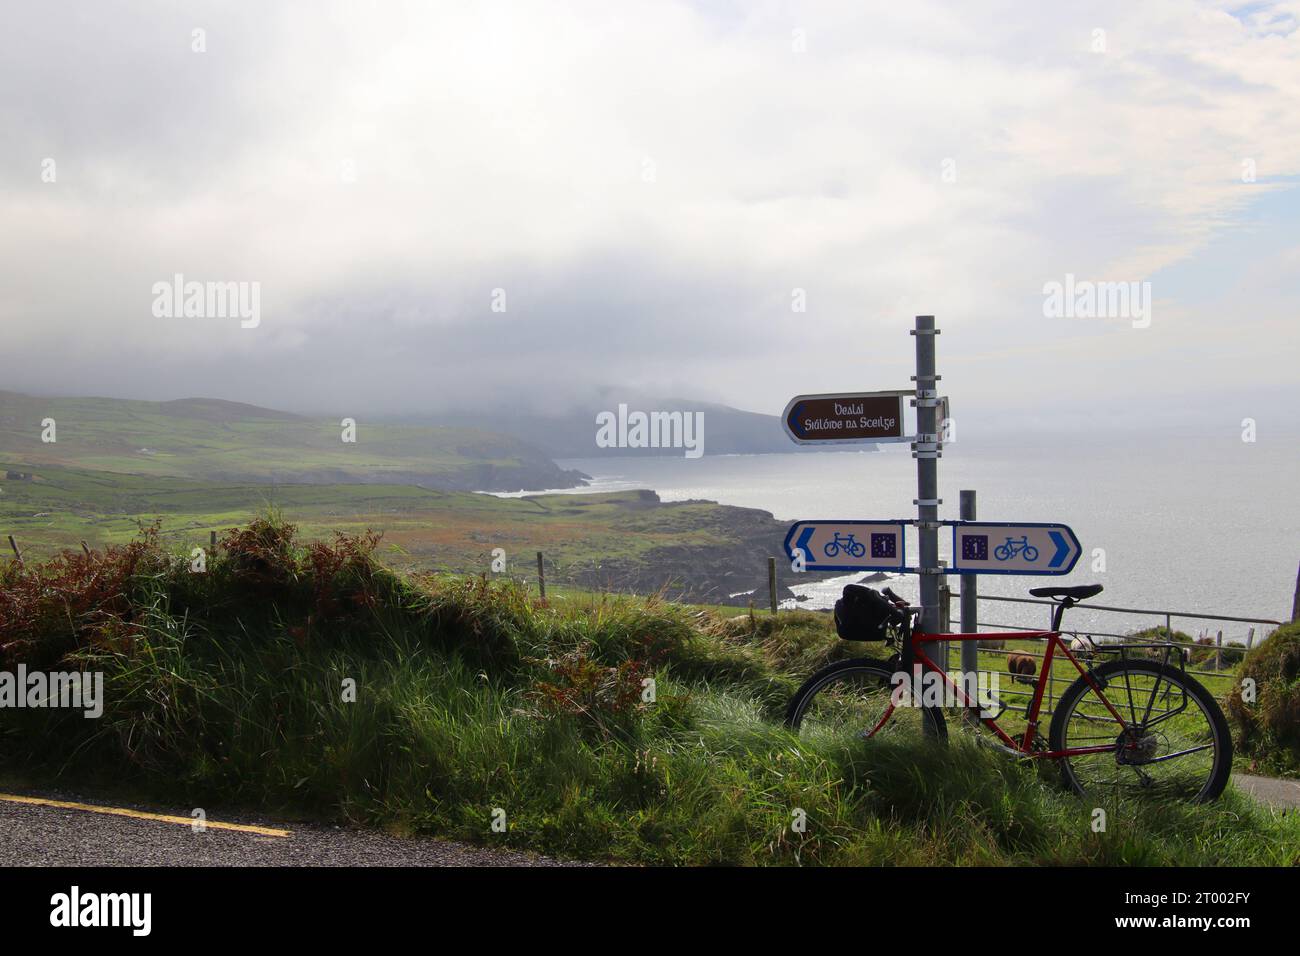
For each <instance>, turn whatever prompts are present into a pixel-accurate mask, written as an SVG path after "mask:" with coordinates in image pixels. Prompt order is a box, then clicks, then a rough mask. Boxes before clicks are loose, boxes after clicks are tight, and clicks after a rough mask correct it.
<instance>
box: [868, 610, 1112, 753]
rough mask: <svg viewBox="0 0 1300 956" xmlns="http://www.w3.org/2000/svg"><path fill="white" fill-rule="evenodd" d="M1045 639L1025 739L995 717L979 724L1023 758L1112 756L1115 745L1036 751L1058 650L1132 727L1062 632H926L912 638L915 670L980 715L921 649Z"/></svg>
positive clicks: (1110, 708)
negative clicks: (960, 643) (927, 674)
mask: <svg viewBox="0 0 1300 956" xmlns="http://www.w3.org/2000/svg"><path fill="white" fill-rule="evenodd" d="M1044 638H1046V640H1047V651H1046V652H1045V653H1044V654H1043V667H1042V670H1041V671H1040V672H1039V674H1038V680H1037V682H1036V683H1035V685H1034V696H1033V699H1032V700H1031V701H1030V704H1029V709H1028V711H1027V712H1026V714H1025V720H1026V722H1027V723H1026V727H1025V734H1024V738H1023V739H1022V740H1021V741H1020V742H1019V743H1017V742H1016V740H1015V739H1014V738H1012V737H1011V736H1010V735H1009V734H1007V732H1006V731H1005V730H1003V729H1002V728H1001V727H1000V726H998V722H997V720H996V719H995V718H993V717H984V716H983V715H980V717H979V720H980V722H981V723H982V724H984V726H985V727H987V728H989V730H991V731H993V733H994V734H996V735H997V737H998V738H999V739H1000V740H1001V741H1002V743H1003V744H1004V745H1005V746H1006V747H1007V748H1008V749H1010V750H1012V751H1014V752H1015V753H1017V754H1020V755H1022V756H1024V757H1032V758H1035V759H1039V758H1048V759H1059V758H1061V757H1075V756H1082V755H1084V754H1098V753H1113V752H1114V750H1115V746H1116V745H1115V744H1101V745H1098V746H1095V747H1069V748H1067V749H1065V750H1038V751H1036V750H1034V749H1033V745H1034V739H1035V737H1037V736H1038V715H1039V713H1040V712H1041V711H1042V706H1043V692H1044V691H1045V690H1046V689H1047V681H1048V679H1049V678H1050V676H1051V673H1052V658H1053V655H1054V654H1055V652H1056V651H1057V650H1059V651H1060V652H1061V653H1062V654H1064V655H1065V657H1066V659H1067V660H1069V662H1070V663H1071V664H1073V665H1074V667H1075V670H1077V671H1078V672H1079V675H1080V676H1081V677H1082V678H1083V679H1084V681H1086V682H1087V684H1088V686H1089V687H1090V688H1092V692H1093V693H1094V694H1096V695H1097V697H1098V699H1100V700H1101V702H1102V703H1103V704H1104V705H1105V706H1106V709H1107V710H1108V711H1110V714H1111V716H1112V717H1114V718H1115V720H1116V721H1118V722H1119V725H1120V727H1121V728H1122V730H1123V731H1125V732H1126V731H1128V729H1129V724H1128V723H1126V722H1125V720H1124V718H1123V716H1121V714H1120V712H1119V711H1118V710H1116V709H1115V707H1114V706H1113V705H1112V704H1111V702H1110V701H1109V700H1108V699H1107V697H1106V694H1105V692H1103V691H1102V689H1101V685H1099V684H1098V683H1097V680H1096V678H1095V677H1093V676H1092V671H1090V670H1088V669H1086V668H1084V666H1083V665H1082V664H1080V663H1079V661H1078V660H1077V659H1076V658H1075V656H1074V655H1073V654H1071V653H1070V649H1069V647H1067V646H1066V643H1065V641H1063V640H1062V639H1061V632H1060V631H1004V632H1001V633H996V634H995V633H983V634H927V633H926V632H924V631H916V632H913V633H912V634H911V637H910V640H911V644H912V655H913V666H915V665H916V663H920V664H921V666H922V667H923V668H925V669H926V670H930V671H933V672H934V673H936V674H938V675H939V676H940V677H942V678H943V680H944V683H945V684H947V685H948V687H949V688H951V689H952V690H953V691H955V692H956V694H955V696H956V699H957V700H959V701H960V702H961V704H962V706H963V707H966V708H967V709H968V710H972V711H974V712H976V713H979V711H980V710H982V708H981V706H980V704H979V702H978V701H975V700H972V699H971V698H970V697H969V696H968V695H967V694H966V692H965V690H963V689H962V687H961V686H960V685H959V684H957V682H956V681H954V680H953V679H952V678H951V677H949V676H948V672H947V671H945V670H944V669H943V668H942V667H940V666H939V665H938V664H936V663H935V662H934V661H933V660H932V659H931V658H930V656H929V655H928V654H926V653H925V650H924V648H923V647H922V645H923V644H927V643H931V642H934V641H980V640H984V641H987V640H989V639H993V640H1010V641H1028V640H1042V639H1044ZM892 710H893V708H892V706H891V707H890V712H891V713H892ZM881 723H882V724H883V723H884V721H881ZM1117 736H1118V735H1117Z"/></svg>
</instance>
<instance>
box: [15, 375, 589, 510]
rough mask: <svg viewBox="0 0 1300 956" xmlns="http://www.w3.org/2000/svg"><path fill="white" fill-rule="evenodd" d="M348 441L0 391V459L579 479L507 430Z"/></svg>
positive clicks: (465, 484)
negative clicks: (509, 433) (505, 432)
mask: <svg viewBox="0 0 1300 956" xmlns="http://www.w3.org/2000/svg"><path fill="white" fill-rule="evenodd" d="M46 422H52V423H53V425H52V427H47V426H46V425H45V424H44V423H46ZM345 434H346V431H345V428H344V426H343V420H342V419H332V420H331V419H328V418H323V417H322V418H313V417H308V416H303V415H296V414H292V413H289V412H282V411H277V410H275V409H269V408H260V407H258V406H255V405H246V404H242V403H239V402H228V401H223V400H220V399H210V398H187V399H180V400H177V401H167V402H146V401H134V400H127V399H116V398H38V397H35V396H31V395H23V394H20V393H17V392H0V456H2V457H3V458H4V460H5V461H7V462H10V463H14V464H31V465H42V464H44V465H50V464H54V465H69V466H75V467H80V468H87V469H94V470H99V471H106V472H113V473H118V474H135V475H145V476H149V475H153V476H158V477H172V478H190V479H197V480H204V481H238V482H256V483H303V484H322V483H344V484H346V483H356V484H372V483H384V484H407V485H420V486H422V487H425V488H433V489H439V490H449V491H480V490H484V491H522V490H525V489H537V488H572V487H577V486H578V485H580V484H582V480H583V475H581V474H580V473H578V472H575V471H566V470H564V469H562V468H560V467H559V466H558V465H556V464H555V462H553V461H551V459H550V458H549V457H548V456H547V454H546V453H545V452H543V451H542V450H541V449H539V448H538V447H536V446H535V445H532V444H529V443H528V442H526V441H523V440H520V439H518V438H515V437H512V436H510V435H506V434H500V433H492V432H486V431H482V430H479V429H474V428H461V427H453V426H431V425H419V424H391V423H389V424H381V423H378V422H369V421H366V420H365V419H362V420H360V421H358V422H357V423H356V425H355V433H354V434H355V441H347V440H345ZM50 438H52V439H53V440H49V439H50Z"/></svg>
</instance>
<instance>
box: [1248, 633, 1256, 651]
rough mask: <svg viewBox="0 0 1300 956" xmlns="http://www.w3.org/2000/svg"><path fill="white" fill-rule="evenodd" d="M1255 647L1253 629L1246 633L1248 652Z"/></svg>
mask: <svg viewBox="0 0 1300 956" xmlns="http://www.w3.org/2000/svg"><path fill="white" fill-rule="evenodd" d="M1254 645H1255V629H1254V628H1253V627H1252V628H1251V629H1250V630H1249V631H1247V632H1246V650H1250V649H1251V648H1252V647H1254Z"/></svg>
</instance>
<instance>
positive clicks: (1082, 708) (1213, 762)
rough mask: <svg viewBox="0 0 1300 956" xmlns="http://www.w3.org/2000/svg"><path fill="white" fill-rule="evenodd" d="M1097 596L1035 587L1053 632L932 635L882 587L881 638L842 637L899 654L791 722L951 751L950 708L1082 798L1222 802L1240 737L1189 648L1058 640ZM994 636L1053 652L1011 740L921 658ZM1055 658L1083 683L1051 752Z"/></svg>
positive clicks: (875, 633)
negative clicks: (1080, 647) (935, 648)
mask: <svg viewBox="0 0 1300 956" xmlns="http://www.w3.org/2000/svg"><path fill="white" fill-rule="evenodd" d="M862 590H864V591H866V590H869V589H865V588H864V589H862ZM1101 590H1102V586H1101V585H1100V584H1092V585H1084V586H1080V587H1045V588H1033V589H1031V590H1030V592H1029V593H1030V594H1033V595H1035V596H1037V597H1047V598H1051V599H1052V600H1053V601H1054V602H1055V604H1056V608H1055V610H1054V612H1053V615H1052V629H1051V630H1050V631H1012V632H1003V633H984V634H930V633H926V632H923V631H918V630H916V629H915V627H916V623H917V619H918V618H919V616H920V609H919V608H915V607H909V606H908V604H907V602H906V601H904V600H903V599H902V598H900V597H899V596H898V595H896V594H894V593H893V592H892V591H890V590H889V589H888V588H885V589H884V592H883V594H884V597H885V598H887V599H888V602H889V603H888V605H885V604H884V603H883V602H882V606H883V607H888V608H890V610H889V611H888V612H887V613H886V614H885V615H884V619H883V621H882V623H881V624H880V626H879V627H878V629H873V630H872V631H871V633H868V634H866V635H863V634H862V633H861V632H854V633H850V634H846V633H845V631H844V630H843V629H841V636H844V637H848V638H849V639H851V640H852V639H859V640H860V639H864V637H865V639H867V640H885V641H887V642H890V643H894V644H896V645H897V646H898V647H899V651H898V653H896V654H894V656H893V657H891V658H889V659H887V660H885V659H877V658H869V657H861V658H853V659H850V660H843V661H838V662H836V663H834V664H831V665H829V666H827V667H824V668H822V669H821V670H820V671H818V672H817V673H815V674H813V675H812V677H810V678H809V679H808V680H807V681H806V682H805V683H804V685H803V686H802V687H801V688H799V690H798V692H797V693H796V694H795V696H794V698H793V700H791V701H790V706H789V709H788V710H787V713H786V723H787V724H788V725H789V726H790V727H791V728H793V729H794V730H795V731H797V732H798V733H799V734H800V735H801V736H816V737H825V738H840V739H843V737H845V736H849V737H857V738H862V739H867V738H885V739H893V740H898V739H906V738H908V737H914V738H916V739H918V740H919V739H922V738H930V739H935V740H940V741H943V740H946V739H947V726H946V722H945V720H944V709H945V706H944V704H951V705H953V706H952V708H950V709H956V710H957V711H958V712H963V713H964V714H965V716H966V718H967V722H968V723H970V724H971V725H972V726H975V727H979V726H980V725H982V726H983V727H985V728H987V729H988V730H989V731H991V732H992V734H993V736H994V738H995V739H994V740H991V741H989V742H990V743H993V744H994V745H995V746H996V747H998V748H999V749H1001V750H1003V751H1005V752H1007V753H1009V754H1013V755H1015V756H1016V757H1019V758H1023V759H1028V760H1055V761H1057V762H1058V763H1059V765H1060V768H1061V775H1062V778H1063V779H1064V782H1065V784H1066V786H1067V787H1068V788H1070V789H1071V790H1073V791H1074V792H1075V793H1078V794H1080V795H1084V794H1093V793H1097V792H1099V791H1102V790H1111V791H1115V790H1119V791H1134V792H1141V793H1148V794H1152V795H1157V796H1160V797H1170V798H1177V799H1184V800H1190V801H1193V802H1207V801H1210V800H1214V799H1215V798H1216V797H1218V796H1219V795H1220V794H1221V793H1222V792H1223V789H1224V787H1225V786H1226V785H1227V783H1228V775H1229V774H1230V773H1231V770H1232V738H1231V735H1230V734H1229V732H1228V724H1227V721H1226V720H1225V719H1224V716H1223V711H1222V710H1221V709H1220V708H1219V705H1218V703H1217V702H1216V701H1215V700H1214V698H1213V696H1211V694H1210V693H1209V691H1207V690H1206V689H1205V688H1204V687H1203V686H1202V685H1201V684H1200V683H1199V682H1198V681H1196V680H1195V679H1194V678H1193V677H1191V676H1190V675H1189V674H1187V673H1186V672H1185V671H1184V669H1183V664H1184V657H1183V653H1182V649H1181V648H1180V647H1179V646H1178V645H1176V644H1173V643H1161V642H1154V643H1148V644H1124V645H1118V644H1115V645H1107V644H1098V645H1095V647H1096V653H1094V654H1091V655H1089V656H1090V657H1091V659H1090V660H1085V662H1082V663H1081V662H1080V660H1079V658H1078V657H1076V656H1075V654H1074V653H1071V651H1070V648H1069V646H1068V645H1067V644H1066V642H1065V641H1064V640H1063V639H1062V637H1061V632H1060V627H1061V618H1062V616H1063V615H1064V613H1065V611H1066V609H1068V608H1070V607H1073V606H1074V605H1076V604H1078V603H1079V602H1080V601H1082V600H1085V599H1086V598H1090V597H1093V596H1094V595H1096V594H1100V593H1101ZM872 594H875V592H872ZM876 597H877V598H878V597H879V595H876ZM839 624H840V619H839V615H838V614H837V625H839ZM990 638H992V639H995V640H997V639H1000V640H1014V641H1024V640H1043V641H1046V642H1047V645H1046V650H1045V652H1044V654H1043V663H1042V668H1041V670H1040V672H1039V674H1038V678H1037V680H1036V682H1035V683H1034V690H1033V696H1032V699H1031V700H1030V703H1029V706H1028V708H1027V710H1026V713H1025V728H1024V730H1023V732H1017V733H1015V734H1010V733H1008V732H1007V731H1006V730H1004V729H1003V728H1002V727H1001V726H1000V725H999V724H998V721H997V718H998V717H1000V716H1002V714H1003V713H1005V711H1006V708H1005V706H1004V705H1002V704H1001V703H1000V702H999V701H997V700H989V699H986V700H982V701H981V700H979V699H977V698H978V696H979V695H978V694H977V693H971V691H972V688H971V687H970V686H969V682H968V681H954V680H953V679H952V677H951V676H950V675H949V674H948V673H947V672H946V671H944V670H943V668H941V667H940V666H939V665H938V664H937V663H935V661H934V659H933V658H932V657H931V656H930V655H929V654H928V653H927V652H926V649H925V645H926V644H927V643H929V642H933V641H954V642H960V641H976V640H989V639H990ZM1058 655H1060V656H1061V657H1064V659H1065V660H1068V661H1069V662H1070V663H1071V664H1073V665H1074V668H1075V669H1076V670H1077V671H1078V675H1079V676H1078V678H1077V679H1076V680H1075V681H1074V682H1073V683H1072V684H1070V686H1069V687H1068V688H1067V689H1066V690H1065V692H1064V693H1063V694H1062V695H1061V697H1060V699H1059V700H1058V701H1057V704H1056V709H1055V712H1054V713H1053V714H1052V719H1051V725H1050V728H1049V729H1048V732H1047V741H1046V742H1044V740H1043V736H1042V733H1041V731H1040V730H1039V716H1040V714H1041V712H1042V706H1043V698H1044V691H1045V689H1046V687H1047V682H1048V680H1049V676H1050V675H1051V673H1052V664H1053V661H1054V660H1059V659H1060V658H1058ZM1103 658H1104V660H1099V659H1103ZM1085 664H1086V666H1085ZM922 678H925V680H923V679H922ZM927 681H928V684H929V686H930V688H931V689H932V688H934V687H938V688H939V689H940V690H941V691H942V692H943V703H940V704H936V703H935V702H934V701H933V700H932V699H929V698H928V697H927V695H926V694H925V693H922V692H918V691H919V690H924V687H922V688H918V685H924V684H925V683H926V682H927ZM963 683H965V684H967V686H965V687H963V686H962V684H963ZM994 709H997V712H996V713H991V711H993V710H994ZM981 739H984V740H988V738H987V737H983V736H982V737H981Z"/></svg>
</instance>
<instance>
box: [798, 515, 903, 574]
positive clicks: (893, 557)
mask: <svg viewBox="0 0 1300 956" xmlns="http://www.w3.org/2000/svg"><path fill="white" fill-rule="evenodd" d="M906 527H907V522H906V521H799V522H796V523H795V524H792V525H791V526H790V530H789V532H787V533H786V536H785V553H786V554H787V555H788V556H789V557H790V560H792V561H793V560H794V559H795V556H796V555H795V552H796V551H799V552H801V553H802V555H803V561H804V569H805V570H807V571H904V570H906V566H905V564H904V561H905V559H906V553H907V552H906V549H905V547H904V545H905V540H904V529H905V528H906Z"/></svg>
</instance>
